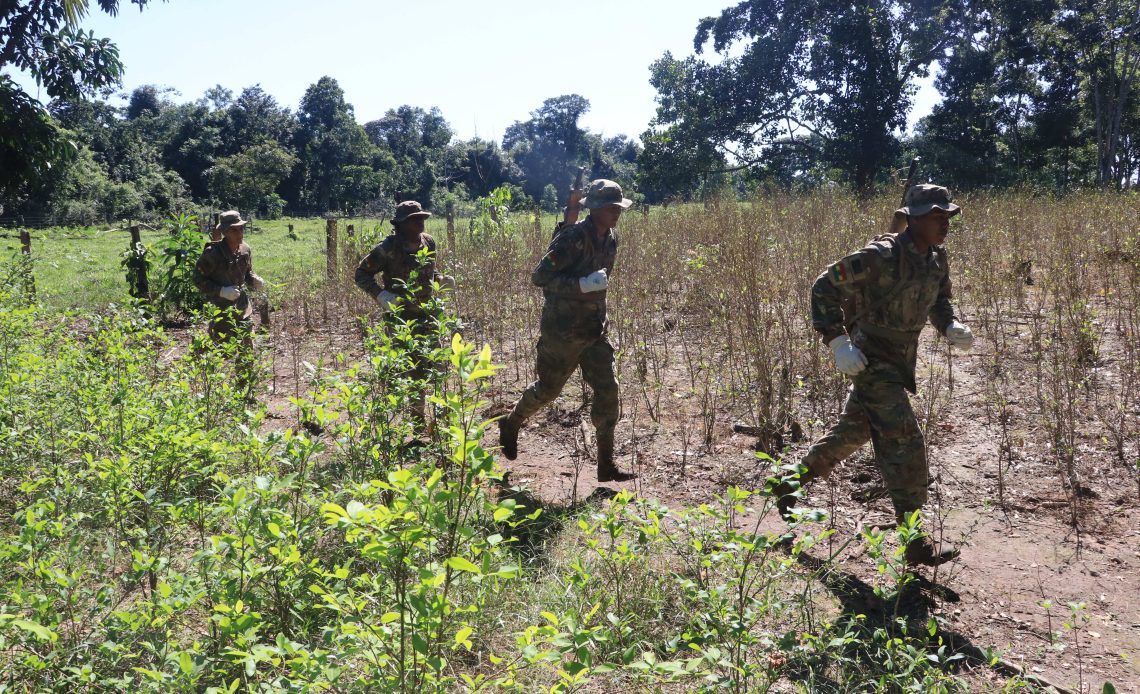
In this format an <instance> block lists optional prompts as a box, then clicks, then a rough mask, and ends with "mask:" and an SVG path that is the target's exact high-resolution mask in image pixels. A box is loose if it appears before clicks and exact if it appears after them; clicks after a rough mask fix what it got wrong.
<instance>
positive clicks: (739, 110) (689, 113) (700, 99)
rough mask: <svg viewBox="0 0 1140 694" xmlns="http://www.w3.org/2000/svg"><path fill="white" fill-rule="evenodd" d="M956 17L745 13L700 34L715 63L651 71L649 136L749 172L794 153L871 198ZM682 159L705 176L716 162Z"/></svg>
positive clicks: (817, 7) (772, 5) (759, 7)
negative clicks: (653, 103)
mask: <svg viewBox="0 0 1140 694" xmlns="http://www.w3.org/2000/svg"><path fill="white" fill-rule="evenodd" d="M958 6H959V3H957V2H954V1H952V0H944V1H941V2H921V3H912V2H893V1H892V2H874V3H871V2H857V3H851V2H838V1H833V0H782V1H779V2H772V1H771V0H747V1H745V2H741V3H739V4H737V5H735V6H733V7H730V8H729V9H727V10H725V11H724V12H723V13H721V15H720V16H719V17H709V18H706V19H704V20H702V21H701V23H700V24H699V25H698V27H697V34H696V38H695V40H694V46H695V47H696V48H697V49H698V50H702V49H703V48H704V47H705V46H706V45H708V44H710V43H711V47H712V49H713V50H714V51H716V52H717V53H719V54H720V55H721V59H720V60H719V62H716V63H713V62H708V61H706V60H704V59H701V58H696V57H694V58H689V59H685V60H677V59H675V58H673V56H672V55H670V54H668V53H667V54H665V56H664V57H662V58H661V59H660V60H658V61H657V62H655V63H654V64H653V66H652V68H651V71H652V78H651V81H652V83H653V85H654V87H656V88H657V91H658V110H657V117H656V119H655V121H654V125H655V126H656V128H657V129H656V130H655V131H654V134H659V133H664V134H667V136H668V140H667V142H668V144H669V147H668V150H667V151H673V152H689V153H694V154H695V153H700V152H701V151H702V150H703V149H704V150H710V149H711V150H712V151H714V152H716V153H717V154H718V155H726V156H728V157H730V158H731V159H734V160H736V161H739V162H741V163H742V164H746V165H749V166H759V165H760V164H761V163H762V162H763V160H764V159H765V158H766V157H767V156H768V155H769V153H770V152H772V151H776V150H778V151H783V150H794V151H800V152H803V153H805V154H808V155H809V156H810V157H811V158H812V159H813V160H814V161H817V162H821V163H823V164H825V165H826V166H827V167H828V168H836V169H838V170H839V171H841V172H842V173H843V175H844V177H845V178H846V179H847V180H848V181H849V182H850V183H852V184H853V185H854V186H855V187H856V188H858V189H859V190H862V191H869V190H870V189H871V186H872V185H873V184H874V182H875V180H876V177H877V176H878V175H880V173H881V172H882V170H883V168H884V166H885V165H886V164H887V163H889V162H890V161H891V156H892V151H893V147H894V138H893V135H892V131H894V130H895V129H896V128H898V127H899V126H901V125H903V124H904V123H905V117H906V113H907V111H908V110H909V106H910V91H909V89H908V85H909V84H910V82H911V80H913V79H915V78H918V77H922V76H924V75H926V74H927V70H928V69H929V66H930V64H931V63H932V62H933V61H934V60H935V59H936V58H937V57H938V56H939V55H941V52H942V50H943V49H944V47H945V46H946V44H947V43H948V42H949V37H950V36H952V35H953V34H954V31H955V27H956V26H957V24H958V19H957V15H956V13H955V12H953V11H952V10H955V9H958ZM650 137H652V135H651V136H650ZM646 146H647V149H648V147H649V141H648V140H647V145H646ZM687 158H688V159H689V160H690V161H692V160H694V159H696V160H697V161H699V162H700V163H701V164H705V165H708V164H710V163H712V161H711V160H712V158H713V157H712V156H710V155H709V154H705V155H702V156H700V157H694V156H693V154H689V155H688V156H687ZM702 160H703V161H702Z"/></svg>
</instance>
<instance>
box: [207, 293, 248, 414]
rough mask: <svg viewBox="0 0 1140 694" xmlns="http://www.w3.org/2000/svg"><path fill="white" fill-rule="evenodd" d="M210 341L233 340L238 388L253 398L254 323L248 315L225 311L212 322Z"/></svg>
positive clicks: (222, 341)
mask: <svg viewBox="0 0 1140 694" xmlns="http://www.w3.org/2000/svg"><path fill="white" fill-rule="evenodd" d="M209 335H210V339H212V340H213V341H214V342H215V343H217V344H223V343H225V342H227V341H230V340H233V341H234V342H235V343H236V344H235V346H234V350H235V352H234V357H235V359H236V367H237V368H236V372H237V382H238V388H240V389H242V390H244V391H246V397H247V398H248V397H252V395H253V386H254V381H255V380H256V375H255V373H254V372H255V368H254V367H255V364H254V358H253V321H252V320H251V319H250V317H249V316H248V315H243V314H242V313H240V312H239V311H237V310H234V309H223V310H222V311H221V312H220V313H219V314H218V316H217V317H216V318H215V319H214V320H212V321H210V327H209Z"/></svg>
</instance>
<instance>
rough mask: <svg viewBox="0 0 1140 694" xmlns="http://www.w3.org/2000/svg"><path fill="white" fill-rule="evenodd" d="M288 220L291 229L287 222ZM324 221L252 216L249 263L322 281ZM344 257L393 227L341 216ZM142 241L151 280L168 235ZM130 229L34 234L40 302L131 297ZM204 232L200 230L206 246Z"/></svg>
mask: <svg viewBox="0 0 1140 694" xmlns="http://www.w3.org/2000/svg"><path fill="white" fill-rule="evenodd" d="M554 221H555V217H554V216H553V215H549V216H544V219H543V227H544V228H553V225H554ZM290 224H292V225H293V232H292V234H290V232H289V225H290ZM325 224H326V223H325V220H324V219H312V218H309V219H298V218H282V219H276V220H270V221H260V222H257V223H256V224H255V225H254V226H253V227H252V229H250V230H249V231H247V233H246V242H247V243H249V245H250V247H251V248H252V249H253V258H254V269H255V271H256V272H257V273H258V274H260V275H261V276H262V277H264V278H266V279H268V280H269V281H270V282H273V283H283V282H296V281H300V280H301V279H307V280H308V281H310V282H314V283H319V282H320V281H321V279H322V278H323V277H324V270H325V266H326V259H325ZM350 224H351V225H352V226H353V227H354V230H355V238H356V240H355V241H354V240H353V238H352V237H349V236H348V234H347V231H348V225H350ZM467 225H468V220H466V219H460V220H457V222H456V228H457V229H461V230H466V229H467ZM338 229H339V236H340V244H341V257H342V262H345V263H348V262H350V261H352V260H353V257H354V256H357V255H358V253H363V252H367V250H368V248H371V246H372V245H373V244H374V243H375V242H377V241H378V240H379V239H381V238H383V236H384V235H386V234H387V233H388V232H389V230H390V229H391V225H390V224H389V223H388V222H387V221H385V220H381V219H375V218H354V219H341V220H339V222H338ZM427 231H428V233H429V234H431V235H432V236H434V237H435V238H436V239H437V241H439V243H440V245H441V247H442V246H443V245H445V244H446V240H447V221H446V220H445V219H443V218H442V217H432V218H431V219H429V220H428V223H427ZM141 236H142V240H143V243H145V244H147V245H148V246H150V247H151V249H152V253H154V255H152V262H153V263H154V267H153V269H152V271H151V276H152V284H153V282H154V278H156V277H157V276H158V275H159V274H160V272H161V266H160V263H161V260H160V252H159V247H160V245H161V242H162V240H163V239H164V238H165V237H166V231H165V230H163V229H158V230H150V229H147V228H146V227H144V228H143V229H142V232H141ZM129 241H130V234H129V233H128V232H127V231H126V229H124V228H117V229H105V228H98V227H87V228H76V227H69V228H64V227H56V228H49V229H41V230H35V231H33V232H32V255H33V259H34V263H35V270H34V272H35V278H36V289H37V292H38V294H39V298H40V300H41V301H42V302H43V303H44V304H46V305H48V306H51V307H53V308H94V307H99V306H105V305H107V304H110V303H118V302H122V301H125V300H126V299H127V298H128V294H127V283H126V279H125V275H124V271H123V269H122V267H121V255H122V253H123V251H125V250H126V249H127V247H128V245H129ZM206 241H207V235H206V234H203V235H202V242H203V244H205V242H206ZM19 252H20V241H19V236H18V234H17V232H16V231H14V230H13V231H10V232H9V233H7V234H5V235H4V236H2V237H0V258H9V257H11V256H13V255H14V254H17V253H19Z"/></svg>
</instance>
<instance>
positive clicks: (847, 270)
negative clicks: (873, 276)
mask: <svg viewBox="0 0 1140 694" xmlns="http://www.w3.org/2000/svg"><path fill="white" fill-rule="evenodd" d="M828 274H829V275H830V276H831V283H832V284H847V283H849V282H854V281H855V280H858V279H861V278H862V277H863V276H864V275H866V274H867V264H866V263H865V262H864V261H863V258H862V257H861V256H859V255H857V254H856V255H851V256H847V257H846V258H844V259H843V260H840V261H839V262H838V263H835V264H834V265H832V266H831V269H830V270H828Z"/></svg>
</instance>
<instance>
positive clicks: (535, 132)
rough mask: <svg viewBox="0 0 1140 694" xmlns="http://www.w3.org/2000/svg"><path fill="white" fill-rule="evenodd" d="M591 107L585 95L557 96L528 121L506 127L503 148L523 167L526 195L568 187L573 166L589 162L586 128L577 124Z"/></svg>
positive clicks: (537, 195)
mask: <svg viewBox="0 0 1140 694" xmlns="http://www.w3.org/2000/svg"><path fill="white" fill-rule="evenodd" d="M589 110H590V102H589V100H588V99H586V97H584V96H579V95H578V94H567V95H563V96H556V97H554V98H551V99H547V100H546V101H544V102H542V106H540V107H539V108H538V109H536V110H534V111H531V114H530V119H529V120H526V121H521V122H520V121H515V123H513V124H512V125H510V126H509V127H508V128H507V130H506V132H505V133H504V134H503V149H505V150H508V151H509V152H510V153H511V157H512V158H513V159H514V160H515V162H516V163H517V164H518V166H519V168H520V169H521V171H522V175H523V177H524V180H523V190H524V191H526V194H527V195H529V196H531V197H532V198H534V199H536V200H537V199H539V198H541V197H542V191H543V189H544V188H545V187H546V186H547V185H554V186H555V187H556V188H559V189H561V188H565V187H566V185H567V184H568V183H569V182H570V180H572V177H573V170H574V167H576V166H579V165H587V164H589V163H590V146H589V142H588V141H587V139H586V131H585V130H583V129H582V128H580V127H579V126H578V120H579V119H580V118H581V117H582V115H583V114H584V113H586V112H587V111H589Z"/></svg>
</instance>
